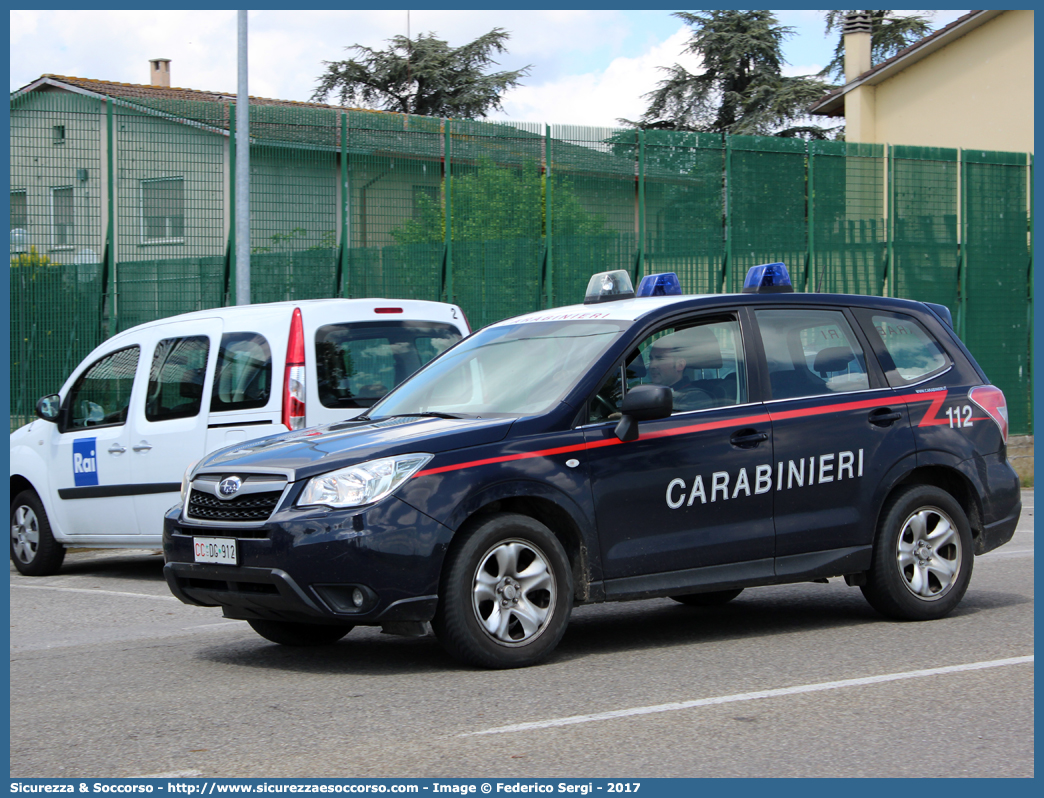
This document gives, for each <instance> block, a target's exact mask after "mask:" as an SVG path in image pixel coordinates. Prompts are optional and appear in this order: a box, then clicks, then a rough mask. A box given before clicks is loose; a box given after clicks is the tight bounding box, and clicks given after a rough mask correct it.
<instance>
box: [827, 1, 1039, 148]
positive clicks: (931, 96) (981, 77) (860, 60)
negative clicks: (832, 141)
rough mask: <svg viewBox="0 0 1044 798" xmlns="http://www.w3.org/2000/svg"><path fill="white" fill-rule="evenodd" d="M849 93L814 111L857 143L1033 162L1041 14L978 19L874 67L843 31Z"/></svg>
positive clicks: (972, 15) (862, 25)
mask: <svg viewBox="0 0 1044 798" xmlns="http://www.w3.org/2000/svg"><path fill="white" fill-rule="evenodd" d="M844 37H845V85H844V86H841V87H840V88H838V89H835V90H834V91H832V92H830V93H829V94H827V95H826V96H824V97H823V98H822V99H821V100H819V102H817V103H816V104H815V105H813V106H812V107H811V108H810V112H811V113H812V114H818V115H822V116H832V117H843V118H844V120H845V138H846V140H847V141H850V142H860V143H878V144H899V145H913V146H922V147H925V146H930V147H951V148H954V147H959V148H961V149H977V150H1000V151H1006V152H1030V153H1032V152H1033V11H1032V10H1028V11H997V10H986V11H971V12H969V13H967V14H965V15H964V16H962V17H960V18H959V19H957V20H955V21H954V22H952V23H951V24H949V25H947V26H946V27H944V28H941V29H939V30H937V31H935V32H934V33H932V34H931V35H930V36H926V37H925V38H923V39H921V40H920V41H918V42H916V43H914V44H912V45H910V46H909V47H907V48H906V49H904V50H903V51H901V52H900V53H898V54H896V55H895V56H893V57H892V58H889V59H888V60H887V61H884V62H882V63H880V64H877V65H876V66H871V63H870V25H869V19H868V18H867V17H865V16H864V15H862V14H861V13H858V12H856V13H854V14H850V15H849V17H848V19H847V20H846V23H845V27H844Z"/></svg>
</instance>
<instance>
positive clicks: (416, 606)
mask: <svg viewBox="0 0 1044 798" xmlns="http://www.w3.org/2000/svg"><path fill="white" fill-rule="evenodd" d="M237 532H239V534H237ZM240 534H243V532H242V530H237V529H235V528H232V527H231V525H230V526H229V527H228V528H224V527H222V528H215V527H213V526H206V527H204V526H198V525H194V524H191V523H184V522H183V521H182V520H181V518H180V510H178V509H174V510H171V512H169V513H168V514H167V516H166V518H165V519H164V529H163V553H164V557H165V560H166V565H165V566H164V569H163V573H164V576H165V578H166V580H167V584H168V586H169V587H170V590H171V592H172V593H173V594H174V595H175V596H176V597H177V598H179V599H180V600H181V601H183V602H185V603H186V604H195V605H200V606H211V607H213V606H219V607H221V608H222V610H223V612H224V614H225V616H226V617H228V618H236V619H240V620H253V619H263V620H277V621H297V622H305V623H339V624H345V623H351V624H357V625H377V624H385V623H389V622H393V621H429V620H431V618H432V617H433V616H434V614H435V606H436V604H437V600H438V598H437V594H438V584H439V575H440V573H441V570H442V563H443V559H444V557H445V554H446V548H447V547H448V545H449V541H450V538H451V536H452V532H451V531H450V530H449V529H448V528H446V527H445V526H443V525H442V524H439V523H438V522H436V521H434V520H433V519H431V518H429V517H428V516H426V515H424V514H423V513H420V512H418V511H417V510H415V509H414V508H413V507H410V506H409V505H407V504H405V503H404V502H402V501H400V500H398V499H396V498H395V497H390V498H388V499H386V500H384V501H382V502H380V503H379V504H377V505H375V506H373V507H369V508H366V509H364V510H353V511H347V512H346V511H334V510H326V509H317V508H307V509H301V510H299V509H296V508H292V507H291V508H289V509H285V510H280V511H278V512H276V513H275V514H274V515H273V516H272V518H271V519H269V521H268V522H267V523H266V524H265V526H264V527H263V528H262V529H260V530H252V531H251V532H250V536H249V537H245V536H244V537H241V536H240ZM255 535H256V536H255ZM193 536H202V537H235V538H236V547H237V549H238V552H239V564H238V565H216V564H211V563H196V562H195V561H194V556H193V547H192V539H193ZM356 588H358V589H359V591H360V592H361V593H362V594H363V596H364V597H365V600H364V602H363V604H362V606H361V607H356V606H354V604H353V602H352V600H351V596H352V593H353V592H354V590H355V589H356Z"/></svg>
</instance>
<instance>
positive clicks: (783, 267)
mask: <svg viewBox="0 0 1044 798" xmlns="http://www.w3.org/2000/svg"><path fill="white" fill-rule="evenodd" d="M793 291H794V286H793V285H792V284H791V282H790V272H788V271H787V264H785V263H762V264H761V265H760V266H751V267H750V271H748V272H747V278H746V279H745V280H744V281H743V293H744V294H789V293H793Z"/></svg>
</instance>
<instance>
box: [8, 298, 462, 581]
mask: <svg viewBox="0 0 1044 798" xmlns="http://www.w3.org/2000/svg"><path fill="white" fill-rule="evenodd" d="M469 333H470V329H469V327H468V323H467V319H466V318H465V317H464V314H463V312H462V311H461V310H460V308H459V307H457V306H455V305H448V304H443V303H440V302H424V301H418V300H389V299H316V300H308V301H300V302H273V303H271V304H264V305H243V306H239V307H227V308H215V309H214V310H202V311H196V312H194V313H185V314H183V315H180V316H173V317H171V318H167V319H160V320H158V321H154V322H150V323H148V324H142V325H139V326H137V327H134V328H132V329H129V330H127V331H125V332H121V333H119V334H117V335H114V336H113V337H112V338H109V339H108V340H107V341H105V342H104V343H103V344H102V345H101V346H99V347H98V348H97V349H95V350H94V351H93V352H91V354H90V355H88V356H87V357H86V358H85V359H84V361H83V362H82V363H81V364H80V365H79V366H78V367H77V368H76V369H75V370H74V371H73V373H72V375H71V376H70V377H69V379H67V380H66V381H65V385H63V386H62V389H61V391H60V392H59V393H58V394H54V395H52V396H46V397H44V398H43V399H41V400H40V401H39V403H38V404H37V415H38V416H39V417H40V418H39V419H38V420H34V421H33V422H31V423H29V424H27V425H25V426H24V427H21V428H20V429H17V430H15V431H14V432H13V433H11V559H12V561H13V562H14V564H15V567H16V568H17V569H18V570H19V571H20V572H21V573H23V574H26V575H29V576H43V575H46V574H52V573H54V572H56V571H57V570H58V568H59V567H60V566H61V563H62V560H63V558H64V557H65V547H68V546H87V547H92V548H158V547H159V546H160V539H161V533H162V529H163V514H164V512H165V511H166V510H167V509H168V508H170V507H171V506H172V505H173V504H175V503H176V502H177V500H178V493H179V491H180V489H181V478H182V476H183V474H184V472H185V469H186V467H187V466H189V465H190V464H191V463H194V462H195V461H196V460H198V459H199V458H201V457H202V456H203V455H205V454H207V453H208V452H211V451H214V450H215V449H219V448H221V447H223V446H228V445H230V444H233V443H236V442H239V441H246V440H252V439H254V438H260V437H263V436H265V435H271V434H274V433H277V432H285V431H286V430H287V429H291V430H293V429H301V428H303V427H305V426H314V425H316V424H325V423H329V422H334V421H339V420H342V419H346V418H351V417H352V416H356V415H359V414H361V413H362V412H363V411H364V410H365V409H366V408H367V407H369V406H370V405H372V404H373V403H374V402H375V401H377V399H379V398H380V397H382V396H384V394H386V393H387V392H388V391H389V390H391V389H392V388H393V387H395V386H396V385H398V384H399V383H400V382H402V381H403V380H404V379H406V377H408V376H409V375H410V374H412V373H413V372H414V371H416V370H417V369H418V368H420V367H421V366H422V365H424V364H425V363H427V362H428V361H429V360H431V359H432V358H433V357H435V355H437V354H439V353H440V352H441V351H443V350H444V349H446V348H448V347H450V346H452V345H453V344H454V343H456V342H457V341H458V340H460V339H461V338H462V337H464V336H466V335H468V334H469Z"/></svg>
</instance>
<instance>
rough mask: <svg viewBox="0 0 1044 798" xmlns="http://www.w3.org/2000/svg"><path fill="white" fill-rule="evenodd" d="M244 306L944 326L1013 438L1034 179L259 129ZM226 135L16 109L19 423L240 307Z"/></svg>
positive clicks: (319, 123)
mask: <svg viewBox="0 0 1044 798" xmlns="http://www.w3.org/2000/svg"><path fill="white" fill-rule="evenodd" d="M250 141H251V145H250V164H251V166H250V172H251V175H250V177H251V186H250V206H251V241H250V249H251V298H252V300H253V301H254V302H269V301H276V300H285V299H307V298H314V297H330V296H344V297H379V296H385V297H389V298H417V299H442V300H446V301H452V302H456V303H458V304H459V305H461V307H462V308H463V309H464V311H465V313H466V314H467V315H468V318H469V320H470V321H471V324H472V326H473V327H476V328H477V327H480V326H482V325H485V324H488V323H490V322H494V321H497V320H499V319H502V318H505V317H508V316H511V315H515V314H518V313H524V312H527V311H531V310H536V309H540V308H544V307H552V306H557V305H563V304H571V303H574V302H577V301H579V299H580V298H581V297H582V294H583V290H584V288H585V286H586V284H587V281H588V278H589V277H590V275H591V274H592V273H594V272H596V271H602V270H605V269H626V270H627V271H628V272H630V273H631V274H632V276H633V277H634V278H635V279H636V280H637V279H638V278H640V277H641V276H642V275H644V274H649V273H654V272H660V271H674V272H676V273H677V274H678V275H679V277H680V279H681V283H682V287H683V289H684V290H685V291H686V292H692V293H715V292H720V291H735V290H738V288H739V286H740V285H741V284H742V280H743V277H744V274H745V273H746V271H747V269H748V268H749V267H750V266H753V265H755V264H758V263H764V262H768V261H784V262H785V263H786V264H787V266H788V267H789V269H790V272H791V274H792V276H793V277H794V280H795V283H796V285H797V288H798V290H807V291H820V292H844V293H864V294H884V295H892V296H902V297H909V298H915V299H921V300H926V301H930V302H940V303H942V304H945V305H947V306H948V307H950V309H951V311H952V312H953V314H954V319H955V321H956V326H957V330H958V332H959V334H960V335H961V336H962V338H963V339H964V340H965V341H966V342H967V344H968V346H969V348H970V349H971V351H972V352H973V354H975V355H976V357H977V358H978V359H979V361H980V363H982V365H983V367H984V368H985V369H986V371H987V374H988V375H989V376H990V378H991V380H993V381H994V382H995V383H996V384H998V385H999V386H1000V387H1001V388H1002V389H1003V390H1004V391H1005V394H1006V395H1007V397H1008V407H1009V413H1010V416H1011V429H1012V431H1013V432H1015V433H1026V432H1031V431H1032V430H1031V415H1030V384H1031V380H1030V373H1029V369H1030V365H1031V358H1030V338H1031V330H1030V322H1031V318H1032V314H1031V312H1030V310H1031V303H1032V298H1031V294H1030V281H1029V277H1030V269H1031V258H1032V247H1031V241H1030V238H1029V231H1030V229H1031V227H1032V225H1031V224H1030V217H1031V215H1032V203H1031V202H1030V201H1029V198H1028V189H1027V187H1028V186H1029V185H1030V184H1031V181H1030V174H1029V173H1030V170H1031V169H1032V157H1031V156H1027V155H1026V154H1022V153H993V152H978V151H974V152H973V151H964V152H959V151H957V150H946V149H937V148H924V147H900V146H894V147H886V146H884V145H870V144H846V143H843V142H812V143H805V142H803V141H799V140H792V139H778V138H768V137H747V136H725V137H722V136H717V135H711V134H703V133H700V134H697V133H685V132H674V131H636V130H632V129H619V128H596V127H580V126H570V125H552V126H546V125H532V124H514V123H489V122H473V121H461V120H446V119H433V118H428V117H411V116H405V115H401V114H388V113H379V112H372V111H358V110H342V109H335V108H324V107H311V106H305V105H302V106H300V107H292V106H288V105H286V104H282V105H256V106H252V107H251V121H250ZM235 148H236V137H235V113H234V105H232V104H231V103H230V102H229V101H228V100H227V99H226V100H223V101H220V102H218V101H215V102H199V101H188V100H173V99H165V98H164V99H156V98H141V97H137V98H99V97H91V96H85V95H80V94H73V93H67V92H61V91H49V92H27V93H23V94H20V95H15V96H14V97H12V100H11V266H12V268H11V370H12V373H11V410H12V419H13V423H19V422H20V421H22V420H24V419H26V418H28V417H30V416H31V414H32V411H33V406H34V404H35V401H36V399H37V398H38V397H40V396H42V395H44V394H47V393H51V392H54V391H56V390H57V389H58V388H59V387H60V386H61V384H62V382H63V381H64V379H65V377H66V376H67V375H68V373H69V371H70V370H71V369H72V368H73V367H74V366H75V365H76V364H77V363H78V362H79V361H80V360H81V359H82V358H83V356H84V355H86V353H87V352H89V351H90V349H91V348H93V347H94V346H96V345H97V344H98V343H100V342H101V341H102V340H104V338H105V337H107V336H109V335H112V334H113V333H115V332H117V331H119V330H123V329H127V328H128V327H130V326H133V325H135V324H139V323H142V322H145V321H150V320H152V319H156V318H161V317H165V316H170V315H173V314H176V313H182V312H185V311H189V310H198V309H203V308H210V307H217V306H221V305H224V304H229V303H231V301H232V300H233V298H234V297H235V285H234V280H235V258H234V253H235V230H234V223H233V220H234V218H235V207H236V196H235V175H234V171H235V170H234V164H235Z"/></svg>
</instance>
